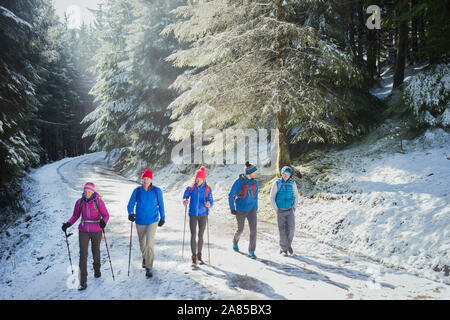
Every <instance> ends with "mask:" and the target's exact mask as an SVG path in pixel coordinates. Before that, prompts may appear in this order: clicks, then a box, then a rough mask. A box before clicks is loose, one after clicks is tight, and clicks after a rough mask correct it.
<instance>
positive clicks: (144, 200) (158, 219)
mask: <svg viewBox="0 0 450 320" xmlns="http://www.w3.org/2000/svg"><path fill="white" fill-rule="evenodd" d="M152 180H153V173H152V171H150V170H149V169H145V170H144V171H142V186H140V187H137V188H136V189H134V191H133V194H132V195H131V198H130V201H129V202H128V207H127V209H128V220H130V221H131V222H136V229H137V232H138V237H139V246H140V248H141V253H142V259H143V261H142V266H143V267H144V268H145V270H146V274H145V275H146V276H147V278H151V277H152V276H153V259H154V257H155V251H154V240H155V233H156V227H157V226H158V227H161V226H162V225H163V224H164V222H165V215H164V202H163V195H162V191H161V189H160V188H158V187H157V186H154V185H152ZM135 206H136V213H134V208H135Z"/></svg>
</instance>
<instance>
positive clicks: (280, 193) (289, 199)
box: [270, 178, 299, 211]
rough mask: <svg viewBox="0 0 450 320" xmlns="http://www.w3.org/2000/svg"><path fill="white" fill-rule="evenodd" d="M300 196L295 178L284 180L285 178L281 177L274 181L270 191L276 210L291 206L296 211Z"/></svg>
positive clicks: (271, 200)
mask: <svg viewBox="0 0 450 320" xmlns="http://www.w3.org/2000/svg"><path fill="white" fill-rule="evenodd" d="M298 198H299V196H298V189H297V184H296V183H295V181H294V180H293V179H291V178H289V179H288V180H287V181H284V179H283V178H279V179H277V180H276V181H275V182H274V183H273V185H272V190H271V191H270V202H271V204H272V207H273V208H274V210H275V211H277V210H278V209H281V210H287V209H290V208H292V209H293V210H294V211H295V209H296V208H297V202H298Z"/></svg>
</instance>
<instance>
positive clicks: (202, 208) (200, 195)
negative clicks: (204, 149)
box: [183, 166, 213, 266]
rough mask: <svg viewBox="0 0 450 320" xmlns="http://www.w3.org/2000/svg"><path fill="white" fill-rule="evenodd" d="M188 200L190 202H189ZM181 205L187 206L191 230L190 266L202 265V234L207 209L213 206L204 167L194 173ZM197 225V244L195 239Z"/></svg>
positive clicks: (206, 218) (206, 217)
mask: <svg viewBox="0 0 450 320" xmlns="http://www.w3.org/2000/svg"><path fill="white" fill-rule="evenodd" d="M189 199H190V201H189ZM183 203H184V205H185V206H187V205H188V204H189V227H190V230H191V251H192V265H193V266H197V264H198V263H200V264H204V262H203V260H202V248H203V234H204V232H205V228H206V224H207V222H208V215H209V209H210V208H211V207H212V205H213V197H212V190H211V187H210V186H208V185H207V184H206V171H205V167H203V166H202V167H201V168H200V169H199V170H197V172H196V173H195V180H194V183H193V184H192V185H191V186H188V187H187V188H186V191H184V194H183ZM197 225H198V242H197V240H196V237H197Z"/></svg>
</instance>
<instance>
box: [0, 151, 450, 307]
mask: <svg viewBox="0 0 450 320" xmlns="http://www.w3.org/2000/svg"><path fill="white" fill-rule="evenodd" d="M103 157H104V153H95V154H89V155H84V156H80V157H76V158H66V159H63V160H61V161H58V162H55V163H53V164H49V165H46V166H44V167H42V168H39V169H37V170H34V171H33V172H32V173H31V179H30V185H29V186H28V187H27V189H28V190H27V192H28V193H29V195H30V196H31V199H32V201H33V204H32V206H31V208H30V210H29V212H28V213H27V214H26V215H25V216H24V217H23V218H21V219H20V220H19V221H18V222H17V223H16V224H15V225H14V226H12V227H10V228H9V229H7V230H6V231H4V232H2V233H1V235H0V243H1V245H0V252H1V254H2V255H1V259H0V270H1V272H0V288H1V290H0V299H195V300H205V299H449V298H450V290H449V286H447V285H445V284H442V283H438V282H434V281H431V280H427V279H424V278H420V277H417V276H415V275H412V274H409V273H406V272H404V271H402V270H393V269H390V268H386V267H384V266H382V265H380V264H378V263H376V262H373V261H371V260H369V259H366V258H363V257H356V256H352V255H349V254H347V253H345V252H342V251H339V250H337V249H334V248H331V247H329V246H327V245H325V244H322V243H319V242H318V241H317V240H315V239H312V238H309V237H306V236H304V235H302V234H297V235H296V238H295V239H294V245H293V248H294V251H295V255H294V256H292V257H284V256H281V255H280V254H279V253H278V251H279V248H278V230H277V226H275V225H272V224H269V223H264V222H262V221H258V241H257V249H256V254H257V256H258V260H251V259H249V258H248V257H247V254H246V253H247V245H248V226H247V225H246V227H245V231H244V234H243V235H242V237H241V241H240V243H239V245H240V248H241V251H242V253H241V254H239V253H236V252H234V251H233V250H232V249H231V239H232V237H233V234H234V232H235V219H234V217H233V216H231V215H230V214H229V213H228V212H229V210H228V208H227V204H226V199H224V196H223V194H226V192H216V193H217V197H216V198H215V201H216V205H215V207H214V208H213V210H212V214H211V216H210V223H209V225H210V230H209V237H210V242H211V246H210V252H211V265H204V266H201V267H200V269H199V270H196V271H192V270H191V269H190V247H189V236H190V232H189V230H188V229H187V230H186V238H185V248H184V260H183V259H182V258H181V248H182V240H183V221H184V207H183V205H182V203H181V201H180V193H179V192H177V193H175V192H172V191H171V192H164V202H165V207H166V224H165V225H164V226H163V227H161V228H158V230H157V233H156V240H155V250H156V257H155V263H154V277H153V278H152V279H146V278H145V272H144V270H143V269H142V268H141V258H140V252H139V244H138V241H137V234H136V229H135V228H134V227H133V247H132V262H131V271H130V276H129V277H128V276H127V269H128V250H129V236H130V222H129V221H128V219H127V214H126V205H127V203H128V199H129V196H130V194H131V192H132V190H133V188H135V187H136V183H135V182H133V181H130V180H127V179H125V178H123V177H121V176H119V175H117V174H115V173H114V172H113V171H111V170H110V169H108V167H107V165H106V161H105V160H103ZM163 179H164V177H161V176H158V172H155V180H154V181H155V184H156V185H164V183H159V181H161V182H162V181H163ZM87 181H92V182H94V183H95V184H96V190H97V191H98V192H99V193H100V194H101V195H103V200H104V201H105V203H106V206H107V208H108V211H109V213H110V215H111V218H110V222H109V223H108V226H107V227H106V236H107V241H108V245H109V251H110V254H111V259H112V264H113V269H114V274H115V279H116V280H115V281H113V279H112V276H111V270H110V266H109V262H108V257H107V252H106V248H105V244H104V241H102V244H101V254H102V277H101V278H99V279H95V278H94V277H93V270H92V267H91V263H92V256H91V253H90V252H89V258H88V259H89V260H88V261H89V262H88V288H87V290H85V291H82V292H78V291H77V290H76V289H74V286H73V285H72V283H71V280H72V279H73V278H72V277H73V276H72V275H71V273H70V264H69V259H68V254H67V248H66V243H65V237H64V234H63V232H62V231H61V225H62V223H63V222H65V221H67V220H68V219H69V217H70V216H71V214H72V211H73V206H74V204H75V201H76V199H77V198H79V197H80V194H81V190H82V186H83V184H84V183H85V182H87ZM163 191H165V190H164V188H163ZM226 191H227V192H228V190H226ZM213 192H214V191H213ZM213 194H214V193H213ZM76 225H78V222H77V223H76ZM68 231H69V232H73V236H71V237H70V238H69V244H70V249H71V255H72V262H73V265H74V267H75V268H74V269H76V267H77V265H78V252H79V251H78V250H79V247H78V231H77V229H76V226H73V227H71V228H69V229H68ZM203 256H204V260H205V261H208V247H207V234H206V233H205V246H204V250H203Z"/></svg>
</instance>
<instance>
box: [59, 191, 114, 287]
mask: <svg viewBox="0 0 450 320" xmlns="http://www.w3.org/2000/svg"><path fill="white" fill-rule="evenodd" d="M80 216H81V222H80V224H79V225H78V231H79V232H78V234H79V243H80V264H79V266H80V286H79V287H78V290H84V289H86V287H87V257H88V246H89V240H90V241H91V246H92V255H93V258H94V276H95V277H96V278H99V277H100V276H101V272H100V242H101V240H102V231H103V230H102V229H104V228H105V226H106V223H108V220H109V214H108V210H106V206H105V203H104V202H103V200H102V199H100V197H99V195H98V194H97V192H95V185H94V184H93V183H92V182H88V183H86V184H85V185H84V192H83V196H82V197H81V199H78V200H77V202H76V203H75V208H74V209H73V215H72V217H71V218H70V219H69V221H67V222H66V223H64V224H63V225H62V230H63V231H64V232H66V229H67V228H68V227H70V226H71V225H73V224H74V223H75V222H76V221H77V220H78V218H80Z"/></svg>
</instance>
